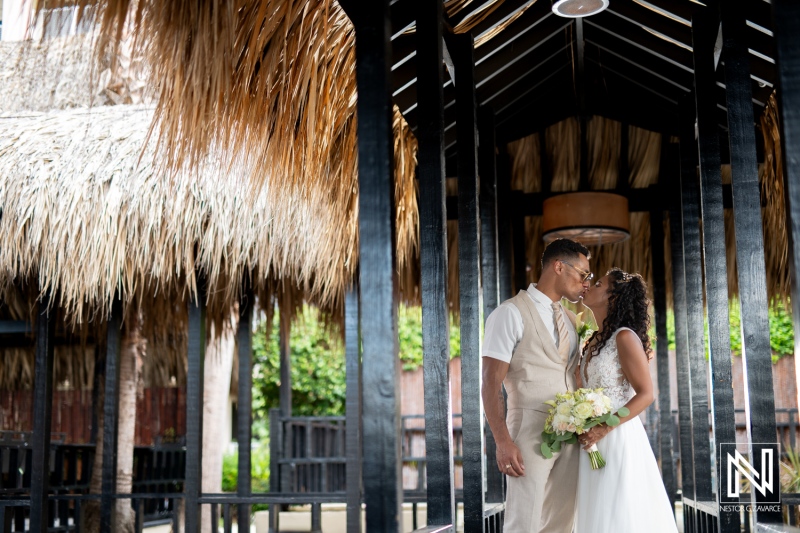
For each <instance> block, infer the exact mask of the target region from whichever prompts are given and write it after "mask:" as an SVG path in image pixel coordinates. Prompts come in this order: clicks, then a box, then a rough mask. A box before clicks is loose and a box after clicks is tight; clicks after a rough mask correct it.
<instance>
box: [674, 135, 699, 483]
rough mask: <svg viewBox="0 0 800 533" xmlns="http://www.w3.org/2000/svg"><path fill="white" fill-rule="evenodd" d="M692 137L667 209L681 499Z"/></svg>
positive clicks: (687, 451)
mask: <svg viewBox="0 0 800 533" xmlns="http://www.w3.org/2000/svg"><path fill="white" fill-rule="evenodd" d="M695 151H696V148H695V144H694V139H693V138H692V139H689V140H681V144H680V154H681V180H680V182H681V187H679V188H678V190H677V195H676V197H675V198H673V201H672V203H671V206H670V212H669V224H670V239H671V241H670V248H671V254H672V296H673V310H674V312H675V357H676V365H675V366H676V370H677V377H678V424H679V435H680V452H681V493H682V495H683V497H684V498H694V451H693V450H692V406H691V388H690V386H689V376H690V375H691V373H690V370H689V333H688V327H687V303H686V261H685V258H684V253H683V249H684V242H683V214H682V207H681V204H682V203H683V195H682V194H681V189H682V188H683V187H684V185H683V181H684V178H683V173H684V172H686V173H689V172H690V171H691V172H695V166H694V156H693V154H694V153H695Z"/></svg>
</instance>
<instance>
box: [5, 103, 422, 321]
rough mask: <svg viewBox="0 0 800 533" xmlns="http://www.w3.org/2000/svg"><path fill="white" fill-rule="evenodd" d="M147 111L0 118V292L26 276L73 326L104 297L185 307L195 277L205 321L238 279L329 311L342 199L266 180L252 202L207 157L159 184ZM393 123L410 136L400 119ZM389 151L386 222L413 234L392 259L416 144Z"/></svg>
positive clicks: (346, 246) (342, 275)
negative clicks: (200, 169) (391, 203)
mask: <svg viewBox="0 0 800 533" xmlns="http://www.w3.org/2000/svg"><path fill="white" fill-rule="evenodd" d="M152 112H153V111H152V109H151V108H148V107H142V106H110V107H102V108H94V109H92V110H85V109H84V110H70V111H57V112H52V113H49V114H30V115H28V116H24V117H15V118H0V168H2V171H0V206H2V209H3V217H2V220H0V232H2V234H3V235H7V236H8V239H7V240H6V245H5V246H3V247H2V249H0V286H2V287H6V288H8V287H10V286H11V283H12V282H13V281H14V280H30V279H37V280H38V289H39V291H41V292H44V291H47V290H50V291H52V293H53V294H58V295H59V302H58V303H59V305H60V306H61V307H63V308H64V309H65V310H66V311H67V313H68V315H69V316H70V317H71V318H72V319H73V320H74V321H75V322H76V323H80V322H85V321H86V320H88V319H91V318H92V316H91V315H87V314H86V313H87V312H91V313H100V314H101V315H104V314H105V313H106V311H107V310H108V308H109V305H110V303H111V301H112V299H113V296H114V294H115V292H116V291H119V292H120V294H121V295H122V297H123V300H124V301H126V302H129V301H132V300H133V298H134V297H138V298H139V301H141V302H144V301H146V300H147V298H152V297H153V296H158V295H159V294H162V293H163V294H169V295H170V297H174V298H178V299H179V300H184V301H185V298H186V297H187V296H188V295H193V294H195V293H196V286H197V280H196V277H195V275H196V273H197V272H202V273H203V274H204V276H205V278H206V281H207V287H208V305H209V307H210V310H211V311H212V312H211V314H214V315H217V314H219V315H222V314H223V312H224V310H225V309H229V308H230V306H231V305H232V304H233V303H235V302H236V300H237V299H238V295H239V290H240V284H241V280H242V279H243V277H244V274H245V273H252V274H253V279H254V285H255V287H254V288H255V289H256V291H257V292H260V293H262V294H269V293H270V291H269V288H270V286H269V284H270V283H272V282H271V281H270V280H279V281H280V280H284V282H288V283H289V284H294V285H296V286H298V287H299V288H300V289H301V290H302V292H303V294H304V295H305V297H307V298H308V299H310V300H312V301H314V302H316V303H318V304H320V305H322V306H323V307H325V306H335V305H336V304H337V302H339V301H340V300H341V296H342V294H343V291H344V288H345V287H346V286H347V285H348V284H349V283H350V282H351V280H352V275H353V272H354V268H355V263H356V260H357V257H356V254H357V249H358V246H357V213H356V209H355V208H356V205H357V202H356V200H357V196H356V194H355V191H354V190H353V189H352V188H351V189H349V190H348V194H349V195H350V200H349V202H348V205H347V206H345V208H342V206H341V205H339V204H338V203H337V202H336V201H335V199H331V198H330V197H329V196H328V194H327V193H328V191H329V190H330V188H329V187H328V186H327V184H326V185H325V186H320V187H316V186H315V183H317V181H326V180H323V179H320V180H315V181H310V182H309V183H307V184H303V183H296V184H292V183H289V184H286V186H284V187H282V188H280V189H278V190H275V189H274V188H272V187H270V186H268V185H265V186H264V187H262V188H261V189H260V191H259V193H258V194H255V195H253V197H252V198H251V197H250V192H249V191H250V190H251V188H250V185H249V184H247V183H243V180H242V179H241V177H239V176H237V175H236V174H235V173H230V174H227V178H226V179H224V180H223V179H220V173H221V172H222V171H223V169H222V168H221V167H220V166H219V163H218V162H216V161H210V162H209V163H207V164H205V165H204V168H205V169H206V170H207V171H208V172H207V173H206V174H203V175H199V176H198V175H195V173H193V172H186V173H178V174H176V175H174V176H172V179H165V177H164V176H163V174H160V173H159V168H160V166H159V164H158V162H157V161H156V157H157V151H156V150H155V149H154V147H153V146H152V143H149V144H148V143H146V137H147V130H148V127H149V124H150V122H151V120H152ZM395 124H396V129H397V131H398V132H405V134H406V135H409V137H410V134H408V131H407V130H408V128H407V126H405V125H404V124H405V123H404V121H402V119H400V118H398V119H397V120H396V121H395ZM397 146H398V149H397V150H396V165H397V168H398V169H399V170H400V171H401V172H402V173H403V175H402V176H400V177H399V178H398V180H397V190H398V195H397V196H398V203H399V207H398V210H397V213H398V227H402V228H412V229H410V230H409V229H406V230H405V231H404V232H402V233H400V234H399V235H401V236H402V238H401V239H399V242H400V244H401V245H402V246H403V247H404V248H403V250H402V251H401V252H400V253H399V254H398V255H399V256H400V257H401V259H402V261H403V262H405V261H407V258H408V256H409V254H413V251H414V250H415V247H416V242H417V241H416V216H417V215H416V212H417V210H416V197H415V194H414V186H415V185H414V178H413V161H414V158H415V149H416V147H415V142H414V141H413V140H411V139H410V138H408V137H403V138H401V139H399V140H398V141H397ZM327 181H332V182H336V181H337V180H334V179H329V180H327ZM347 185H348V186H349V185H351V184H349V183H348V184H347ZM340 187H345V185H344V184H340ZM86 305H88V306H89V308H90V309H91V311H87V308H86ZM214 310H220V312H219V313H217V312H215V311H214Z"/></svg>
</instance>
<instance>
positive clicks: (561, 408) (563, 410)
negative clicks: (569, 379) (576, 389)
mask: <svg viewBox="0 0 800 533" xmlns="http://www.w3.org/2000/svg"><path fill="white" fill-rule="evenodd" d="M570 411H572V408H571V407H570V405H569V403H560V404H558V407H556V413H558V414H560V415H563V416H569V413H570Z"/></svg>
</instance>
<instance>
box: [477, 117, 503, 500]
mask: <svg viewBox="0 0 800 533" xmlns="http://www.w3.org/2000/svg"><path fill="white" fill-rule="evenodd" d="M478 139H479V143H478V174H479V175H480V184H481V185H480V188H481V190H480V217H481V283H482V287H483V320H484V321H485V320H486V318H487V317H488V316H489V314H490V313H491V312H492V311H494V310H495V309H496V308H497V306H498V305H500V302H501V299H500V272H499V264H498V242H497V241H498V219H497V164H496V156H495V145H496V141H495V129H494V112H493V111H492V110H491V109H490V108H488V107H481V108H479V109H478ZM484 431H485V432H486V440H485V446H486V461H487V462H488V463H489V464H492V461H493V460H494V457H495V455H496V452H497V446H496V444H495V442H494V437H493V436H492V430H491V428H490V427H489V424H484ZM486 501H487V502H490V503H499V502H502V501H503V474H502V473H501V472H500V471H499V470H498V469H496V468H489V469H487V472H486Z"/></svg>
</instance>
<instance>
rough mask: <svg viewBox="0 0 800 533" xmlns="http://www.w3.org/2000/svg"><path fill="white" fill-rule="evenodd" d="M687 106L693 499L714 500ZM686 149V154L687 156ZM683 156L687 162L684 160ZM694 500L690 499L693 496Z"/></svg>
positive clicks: (684, 169) (684, 181)
mask: <svg viewBox="0 0 800 533" xmlns="http://www.w3.org/2000/svg"><path fill="white" fill-rule="evenodd" d="M690 108H691V106H686V107H685V111H686V113H685V114H684V115H685V116H684V117H682V118H683V120H682V124H683V126H684V127H683V130H682V132H681V193H682V197H683V202H682V205H681V209H682V213H683V256H684V263H685V271H684V274H685V276H686V332H687V335H688V339H689V344H688V347H689V376H688V377H689V391H690V392H689V394H690V396H689V397H690V399H691V414H692V415H691V416H692V454H693V456H694V498H693V499H695V500H697V501H710V500H711V456H710V454H711V448H710V442H709V434H708V429H709V426H708V371H707V368H706V365H707V363H706V358H705V347H704V345H703V336H704V331H703V270H702V268H703V267H702V261H701V255H702V250H701V248H700V205H699V198H698V196H699V192H698V189H699V186H698V183H697V172H696V167H695V164H696V162H697V160H696V151H697V144H696V143H695V142H694V135H693V134H692V133H693V132H692V128H691V125H692V123H691V122H689V121H688V120H687V117H688V116H690V115H689V113H690V112H691V109H690ZM684 147H685V148H687V152H689V151H691V152H689V153H686V154H685V153H684ZM684 157H685V158H686V159H684ZM690 497H691V496H690Z"/></svg>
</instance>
